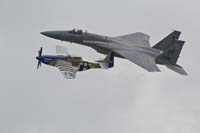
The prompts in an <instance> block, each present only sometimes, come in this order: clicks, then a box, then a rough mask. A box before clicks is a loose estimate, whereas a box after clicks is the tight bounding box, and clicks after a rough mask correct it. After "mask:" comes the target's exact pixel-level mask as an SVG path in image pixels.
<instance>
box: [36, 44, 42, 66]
mask: <svg viewBox="0 0 200 133" xmlns="http://www.w3.org/2000/svg"><path fill="white" fill-rule="evenodd" d="M41 56H42V47H41V48H40V50H39V51H38V57H41ZM37 59H38V58H37ZM41 64H42V63H41V60H40V59H38V64H37V69H38V68H39V67H40V66H41Z"/></svg>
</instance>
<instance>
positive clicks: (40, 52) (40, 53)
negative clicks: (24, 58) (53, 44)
mask: <svg viewBox="0 0 200 133" xmlns="http://www.w3.org/2000/svg"><path fill="white" fill-rule="evenodd" d="M38 55H39V56H41V55H42V47H41V48H40V50H39V51H38Z"/></svg>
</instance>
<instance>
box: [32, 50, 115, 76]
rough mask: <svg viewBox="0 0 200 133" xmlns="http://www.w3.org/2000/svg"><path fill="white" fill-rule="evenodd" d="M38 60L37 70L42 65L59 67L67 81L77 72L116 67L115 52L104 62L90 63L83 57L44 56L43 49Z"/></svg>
mask: <svg viewBox="0 0 200 133" xmlns="http://www.w3.org/2000/svg"><path fill="white" fill-rule="evenodd" d="M57 53H58V52H57ZM36 59H37V60H38V65H37V68H39V67H40V66H41V63H44V64H46V65H50V66H54V67H57V68H58V69H59V70H60V71H61V73H62V74H63V76H64V77H65V78H66V79H74V78H75V77H76V72H81V71H85V70H89V69H99V68H103V69H108V68H112V67H113V66H114V53H113V52H109V53H108V55H107V56H106V58H105V59H104V60H100V61H97V62H88V61H84V60H83V59H82V58H81V57H72V56H70V55H66V56H64V55H42V47H41V48H40V50H39V51H38V56H37V57H36Z"/></svg>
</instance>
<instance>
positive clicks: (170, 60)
mask: <svg viewBox="0 0 200 133" xmlns="http://www.w3.org/2000/svg"><path fill="white" fill-rule="evenodd" d="M180 34H181V32H179V31H174V32H172V33H171V34H169V35H168V36H167V37H166V38H164V39H163V40H161V41H160V42H158V43H157V44H156V45H155V46H153V48H155V49H159V50H162V51H163V53H162V54H161V55H159V56H158V57H157V58H156V63H157V64H162V65H165V66H166V67H167V68H169V69H171V70H173V71H175V72H177V73H179V74H181V75H187V73H186V72H185V70H184V69H183V68H182V67H181V66H179V65H177V61H178V58H179V55H180V53H181V50H182V48H183V45H184V43H185V41H181V40H178V39H179V36H180Z"/></svg>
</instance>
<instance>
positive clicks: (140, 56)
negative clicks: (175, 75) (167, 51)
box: [115, 50, 160, 72]
mask: <svg viewBox="0 0 200 133" xmlns="http://www.w3.org/2000/svg"><path fill="white" fill-rule="evenodd" d="M115 52H116V53H118V54H120V55H121V56H123V57H124V58H126V59H128V60H130V61H132V62H133V63H135V64H136V65H138V66H140V67H142V68H144V69H145V70H147V71H148V72H160V70H159V68H158V67H157V65H156V62H155V57H153V56H150V55H148V54H146V53H143V52H139V51H136V50H131V51H130V50H126V51H119V50H116V51H115Z"/></svg>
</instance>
